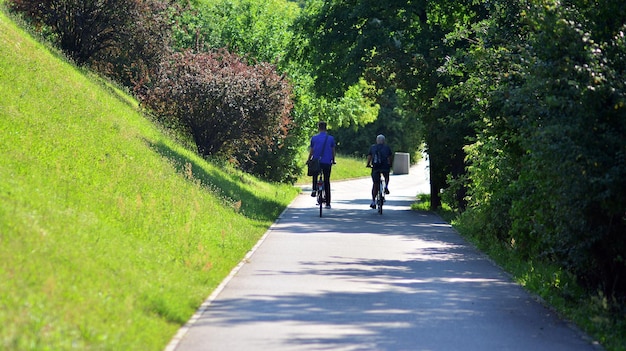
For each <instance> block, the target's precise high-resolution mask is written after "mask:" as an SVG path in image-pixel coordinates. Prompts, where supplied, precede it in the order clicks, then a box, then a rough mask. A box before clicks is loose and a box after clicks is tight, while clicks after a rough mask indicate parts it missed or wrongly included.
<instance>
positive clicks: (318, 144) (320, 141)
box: [309, 132, 335, 164]
mask: <svg viewBox="0 0 626 351" xmlns="http://www.w3.org/2000/svg"><path fill="white" fill-rule="evenodd" d="M327 135H328V134H327V133H326V132H320V133H319V134H316V135H314V136H313V137H312V138H311V144H310V145H309V147H310V148H311V150H313V159H316V158H319V157H320V155H321V156H322V158H321V159H320V163H324V164H331V163H332V161H333V149H334V148H335V138H333V136H332V135H328V140H326V146H324V140H325V139H326V136H327ZM322 147H324V153H323V154H322Z"/></svg>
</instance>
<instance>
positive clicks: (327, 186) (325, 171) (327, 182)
mask: <svg viewBox="0 0 626 351" xmlns="http://www.w3.org/2000/svg"><path fill="white" fill-rule="evenodd" d="M320 168H321V171H322V173H323V175H324V189H326V205H330V170H331V168H332V165H330V164H327V163H320ZM312 178H313V190H314V191H317V175H314V176H313V177H312Z"/></svg>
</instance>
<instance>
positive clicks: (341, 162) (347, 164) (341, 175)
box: [296, 154, 372, 185]
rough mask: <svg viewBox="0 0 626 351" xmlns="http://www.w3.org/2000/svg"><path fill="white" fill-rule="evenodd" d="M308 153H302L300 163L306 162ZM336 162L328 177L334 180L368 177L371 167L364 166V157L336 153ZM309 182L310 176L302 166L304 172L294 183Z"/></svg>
mask: <svg viewBox="0 0 626 351" xmlns="http://www.w3.org/2000/svg"><path fill="white" fill-rule="evenodd" d="M307 156H308V154H305V155H303V157H302V160H301V163H302V165H305V164H306V157H307ZM336 162H337V164H335V165H334V166H333V169H332V172H331V175H330V178H331V181H334V180H346V179H355V178H360V177H369V175H370V173H371V171H372V170H371V169H369V168H367V167H365V164H366V159H365V158H363V159H360V158H356V157H352V156H344V155H337V160H336ZM310 183H311V177H309V176H307V175H306V167H304V173H303V174H301V175H300V177H299V178H298V180H297V181H296V184H298V185H306V184H310Z"/></svg>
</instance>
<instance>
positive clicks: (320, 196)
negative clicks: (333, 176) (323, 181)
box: [317, 190, 324, 217]
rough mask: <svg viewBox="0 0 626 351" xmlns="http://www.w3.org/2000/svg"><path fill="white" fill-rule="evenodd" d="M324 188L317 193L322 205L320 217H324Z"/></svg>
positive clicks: (318, 200) (319, 202) (318, 201)
mask: <svg viewBox="0 0 626 351" xmlns="http://www.w3.org/2000/svg"><path fill="white" fill-rule="evenodd" d="M323 192H324V190H321V191H319V192H318V195H317V204H318V205H319V207H320V217H322V207H323V206H324V195H323Z"/></svg>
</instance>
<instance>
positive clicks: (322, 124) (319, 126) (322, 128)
mask: <svg viewBox="0 0 626 351" xmlns="http://www.w3.org/2000/svg"><path fill="white" fill-rule="evenodd" d="M317 129H318V130H319V131H325V130H326V122H324V121H319V122H317Z"/></svg>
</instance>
